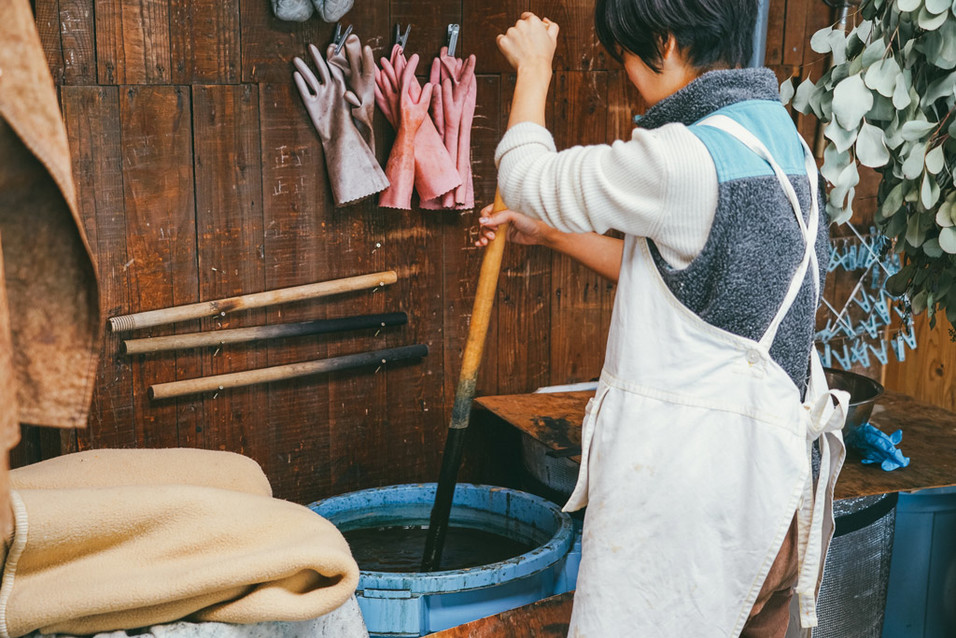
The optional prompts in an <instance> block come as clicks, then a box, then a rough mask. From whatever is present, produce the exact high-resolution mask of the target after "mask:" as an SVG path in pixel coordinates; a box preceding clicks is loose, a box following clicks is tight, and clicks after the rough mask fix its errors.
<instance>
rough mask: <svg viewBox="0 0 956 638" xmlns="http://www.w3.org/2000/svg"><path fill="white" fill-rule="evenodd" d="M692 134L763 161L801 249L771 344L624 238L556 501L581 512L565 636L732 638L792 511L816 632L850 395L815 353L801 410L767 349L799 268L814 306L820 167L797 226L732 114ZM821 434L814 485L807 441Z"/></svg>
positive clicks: (802, 584)
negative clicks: (742, 148) (697, 309)
mask: <svg viewBox="0 0 956 638" xmlns="http://www.w3.org/2000/svg"><path fill="white" fill-rule="evenodd" d="M701 124H705V125H709V126H714V127H717V128H720V129H722V130H724V131H726V132H727V133H729V134H731V135H733V136H734V137H735V138H737V139H738V140H740V141H741V142H743V143H744V144H745V145H746V146H748V147H749V148H750V149H751V150H753V151H754V152H755V153H757V154H758V155H760V156H761V157H763V158H764V159H765V160H767V161H768V162H769V163H770V165H771V167H772V168H773V169H774V172H775V174H776V175H777V177H778V179H779V181H780V184H781V186H782V187H783V188H784V191H785V192H786V193H787V196H788V198H789V200H790V202H791V204H792V205H793V208H794V214H795V215H796V219H797V221H798V223H799V225H800V228H801V230H802V232H803V237H804V239H805V241H806V251H805V252H804V255H803V259H802V261H801V262H800V264H799V265H798V266H797V269H796V273H795V274H794V276H793V280H792V282H791V285H790V288H789V290H788V292H787V294H786V297H785V298H784V300H783V302H782V304H781V305H780V308H779V311H778V312H777V314H776V316H775V317H774V319H773V321H772V322H771V324H770V326H769V328H768V329H767V332H766V334H764V335H763V337H762V338H761V339H760V340H759V341H754V340H751V339H747V338H744V337H741V336H737V335H735V334H731V333H729V332H727V331H725V330H722V329H720V328H717V327H714V326H712V325H710V324H708V323H706V322H705V321H704V320H703V319H701V318H700V317H698V316H697V315H696V314H694V313H693V312H691V311H690V310H689V309H688V308H687V307H685V306H683V305H682V304H681V303H680V302H679V301H678V300H677V299H676V298H675V297H674V295H673V294H672V293H671V291H670V290H669V289H668V288H667V285H666V284H665V283H664V281H663V279H662V278H661V276H660V273H659V272H658V270H657V267H656V266H655V264H654V261H653V259H652V258H651V255H650V252H649V249H648V245H647V240H646V239H643V238H638V237H632V236H628V237H627V238H626V239H625V246H624V259H623V263H622V267H621V276H620V281H619V287H618V290H619V292H618V294H617V299H616V300H615V307H614V316H613V319H612V325H611V331H610V334H609V337H608V348H607V356H606V360H605V365H604V370H603V372H602V374H601V381H600V384H599V386H598V391H597V394H596V395H595V397H594V399H592V401H591V402H590V403H589V405H588V411H587V416H586V417H585V422H584V427H583V432H582V448H583V449H582V457H581V472H580V476H579V478H578V483H577V485H576V487H575V489H574V492H573V493H572V495H571V498H570V500H569V501H568V503H567V505H566V506H565V509H566V510H569V511H572V510H576V509H580V508H581V507H584V506H585V505H588V510H587V513H586V516H585V523H584V537H583V550H582V561H581V567H580V571H579V574H578V581H577V584H578V588H577V592H576V594H575V598H574V610H573V614H572V618H571V629H570V633H569V636H573V637H575V638H583V637H587V638H611V637H615V638H616V637H625V636H627V637H630V636H635V637H645V636H647V637H652V638H658V637H675V638H704V637H710V636H737V635H738V634H739V633H740V632H741V630H742V628H743V626H744V623H745V622H746V620H747V618H748V616H749V613H750V611H751V609H752V607H753V605H754V601H755V599H756V597H757V594H758V592H759V590H760V588H761V585H762V584H763V582H764V580H765V579H766V576H767V573H768V571H769V569H770V565H771V563H773V561H774V558H775V557H776V555H777V552H778V550H779V548H780V546H781V544H782V543H783V539H784V536H785V535H786V533H787V530H788V528H789V526H790V523H791V521H792V520H793V517H794V513H795V512H796V513H798V523H799V525H798V532H799V537H798V545H799V561H800V575H799V581H798V586H797V592H798V594H799V596H800V611H801V622H802V624H803V625H804V626H813V625H815V624H816V613H815V604H814V599H815V595H816V587H817V583H818V579H819V577H820V572H821V567H822V564H823V557H824V555H825V553H826V548H827V545H828V544H829V540H830V538H831V536H832V533H833V514H832V495H833V486H834V483H835V482H836V477H837V474H838V473H839V470H840V468H841V467H842V464H843V458H844V455H845V449H844V447H843V440H842V436H841V434H840V428H841V427H842V426H843V421H844V419H845V415H846V406H847V401H848V398H849V397H848V395H847V394H846V393H845V392H839V391H829V390H828V389H827V386H826V379H825V378H824V376H823V369H822V366H821V365H820V362H819V358H818V356H817V355H816V353H814V354H813V356H812V357H811V359H812V365H811V368H812V371H811V377H810V381H809V385H808V388H807V393H806V398H805V400H803V401H801V399H800V392H799V390H798V389H797V387H796V386H795V385H794V383H793V381H792V380H791V379H790V377H789V376H788V375H787V373H786V372H785V371H784V370H783V369H782V368H781V367H780V366H779V365H778V364H777V363H776V362H774V361H773V360H772V359H771V358H770V354H769V349H770V345H771V344H772V343H773V339H774V337H775V335H776V332H777V328H778V326H779V325H780V322H781V321H782V320H783V317H784V315H785V314H786V313H787V311H788V310H789V308H790V306H791V305H792V303H793V301H794V299H795V298H796V296H797V294H798V292H799V289H800V285H801V284H802V282H803V280H804V277H805V276H806V275H807V273H808V271H809V274H810V277H811V278H812V280H813V282H814V284H815V286H816V288H817V290H816V294H817V296H818V297H819V290H818V287H819V283H818V270H817V265H816V253H815V251H814V247H813V245H814V240H815V238H816V235H817V228H818V223H819V211H818V207H817V201H816V200H817V198H816V196H815V195H816V193H817V168H816V164H815V162H814V160H813V157H812V155H811V154H810V151H809V149H807V147H806V144H804V150H805V155H806V171H807V176H808V178H809V179H810V185H811V189H810V193H811V199H812V201H813V205H812V210H811V213H810V217H809V222H806V223H805V222H804V219H803V214H802V211H801V210H800V206H799V203H798V201H797V197H796V194H795V193H794V191H793V188H792V186H791V185H790V182H789V181H788V179H787V178H786V175H784V174H783V171H782V170H781V169H780V167H779V166H778V165H777V163H776V162H775V161H774V160H773V158H771V157H770V155H769V152H768V151H767V150H766V148H765V147H764V146H763V144H761V143H760V141H759V140H757V139H756V138H755V137H754V136H753V135H751V134H750V133H749V132H748V131H746V130H745V129H743V127H742V126H740V125H739V124H738V123H737V122H735V121H733V120H731V119H730V118H728V117H726V116H721V115H715V116H712V117H710V118H708V119H707V120H704V121H703V122H701ZM784 267H786V266H784ZM754 294H755V295H757V294H763V291H761V290H754ZM834 400H835V401H836V405H835V406H834ZM818 438H819V439H820V440H821V444H820V448H821V458H822V466H821V470H820V475H819V479H818V481H817V487H816V489H814V488H813V480H812V477H811V469H810V446H811V444H812V442H813V441H815V440H817V439H818Z"/></svg>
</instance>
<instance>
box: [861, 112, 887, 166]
mask: <svg viewBox="0 0 956 638" xmlns="http://www.w3.org/2000/svg"><path fill="white" fill-rule="evenodd" d="M856 157H857V159H858V160H860V164H863V165H864V166H869V167H870V168H879V167H880V166H885V165H886V163H887V162H888V161H890V152H889V151H888V150H887V149H886V144H885V143H884V142H883V131H881V130H880V129H878V128H876V127H875V126H873V125H872V124H870V123H868V122H863V126H861V127H860V132H859V134H858V135H857V137H856Z"/></svg>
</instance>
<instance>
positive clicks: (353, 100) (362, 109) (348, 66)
mask: <svg viewBox="0 0 956 638" xmlns="http://www.w3.org/2000/svg"><path fill="white" fill-rule="evenodd" d="M325 58H326V60H328V63H329V66H330V67H333V66H334V67H335V68H337V69H339V70H340V71H341V72H342V76H343V77H344V78H345V82H346V83H347V84H348V87H349V91H348V92H347V93H346V94H345V101H346V102H348V103H349V104H351V105H352V119H353V120H354V122H355V127H356V128H357V129H358V130H359V132H360V133H361V134H362V139H364V140H365V143H366V144H368V147H369V149H371V151H372V153H373V154H374V153H375V135H374V133H373V132H372V118H373V116H374V115H375V58H374V57H373V55H372V47H370V46H368V45H366V46H364V47H363V46H362V41H361V40H359V37H358V36H357V35H355V34H354V33H353V34H352V35H350V36H349V37H348V38H346V39H345V45H344V46H343V47H342V48H341V49H340V50H339V52H338V53H336V52H335V45H334V44H330V45H329V48H328V49H327V50H326V52H325Z"/></svg>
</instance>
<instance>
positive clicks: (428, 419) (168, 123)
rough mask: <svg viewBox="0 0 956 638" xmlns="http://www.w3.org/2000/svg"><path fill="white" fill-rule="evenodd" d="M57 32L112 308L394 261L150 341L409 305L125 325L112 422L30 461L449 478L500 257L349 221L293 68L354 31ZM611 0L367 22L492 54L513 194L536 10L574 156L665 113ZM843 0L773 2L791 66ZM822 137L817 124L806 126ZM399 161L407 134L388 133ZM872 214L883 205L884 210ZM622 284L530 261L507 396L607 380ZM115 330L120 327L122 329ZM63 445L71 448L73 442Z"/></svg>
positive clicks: (507, 354) (482, 198)
mask: <svg viewBox="0 0 956 638" xmlns="http://www.w3.org/2000/svg"><path fill="white" fill-rule="evenodd" d="M35 6H36V15H37V26H38V29H39V30H40V34H41V38H42V41H43V43H44V47H45V50H46V53H47V56H48V60H49V64H50V67H51V70H52V72H53V76H54V78H55V80H56V82H57V84H58V86H59V88H60V97H61V101H62V106H63V113H64V117H65V119H66V124H67V129H68V132H69V136H70V141H71V144H72V151H73V155H74V171H75V175H76V179H77V185H78V190H79V197H80V207H81V212H82V215H83V218H84V221H85V223H86V226H87V230H88V231H89V234H90V239H91V242H92V245H93V247H94V250H95V251H96V254H97V257H98V261H99V272H100V276H101V278H102V286H103V291H104V298H105V300H106V305H107V312H108V314H109V315H116V314H123V313H128V312H135V311H140V310H148V309H153V308H159V307H164V306H169V305H173V304H181V303H189V302H195V301H200V300H207V299H213V298H217V297H220V296H226V295H233V294H239V293H247V292H255V291H259V290H264V289H273V288H279V287H284V286H291V285H296V284H303V283H307V282H311V281H318V280H325V279H332V278H337V277H342V276H347V275H352V274H360V273H365V272H372V271H378V270H382V269H394V270H396V271H397V272H398V274H399V277H400V279H399V283H398V284H396V285H394V286H391V287H388V288H385V289H380V290H375V291H372V292H362V293H357V294H351V295H348V296H345V297H341V298H336V299H333V300H328V301H321V302H308V303H299V304H293V305H289V306H283V307H274V308H269V309H264V310H259V311H255V312H247V313H242V314H237V315H235V316H230V317H228V318H226V319H224V320H222V321H216V320H204V321H194V322H190V323H187V324H182V325H176V326H168V327H163V328H156V329H153V330H149V331H146V332H144V333H140V336H146V335H161V334H171V333H176V332H190V331H195V330H199V329H202V330H215V329H219V328H226V327H236V326H251V325H259V324H268V323H277V322H284V321H293V320H305V319H315V318H325V317H338V316H346V315H352V314H361V313H371V312H384V311H394V310H404V311H406V312H407V313H408V315H409V323H408V325H407V326H404V327H398V328H390V329H386V330H381V331H377V332H375V331H370V332H368V333H364V334H355V333H347V334H340V335H331V336H324V337H313V338H306V339H296V340H286V341H282V342H270V343H259V344H251V345H242V346H231V347H228V348H221V349H209V350H205V351H198V352H176V353H170V354H168V355H154V356H137V357H132V358H129V357H126V356H123V355H122V354H120V351H119V339H118V338H117V336H115V335H111V334H106V340H105V345H104V348H103V357H102V364H101V366H100V371H99V378H98V383H97V386H96V393H95V397H94V404H93V410H92V413H91V416H90V421H89V427H88V428H87V429H86V430H83V431H76V432H65V433H64V434H63V435H62V436H61V437H60V440H59V441H57V440H56V438H55V437H54V438H51V434H50V432H49V431H46V432H39V431H34V430H30V431H26V432H25V433H24V441H23V444H22V445H21V447H20V449H19V450H18V451H17V452H16V453H15V454H14V457H13V458H14V462H19V463H23V462H29V461H32V460H37V459H39V458H44V457H47V456H51V455H55V454H57V453H59V452H61V451H63V452H65V451H71V450H78V449H88V448H97V447H107V446H110V447H158V446H177V445H179V446H196V447H204V448H210V449H225V450H232V451H235V452H241V453H243V454H246V455H248V456H250V457H252V458H254V459H255V460H257V461H258V462H259V463H260V464H261V465H262V466H263V467H264V468H265V470H266V472H267V474H268V476H269V478H270V480H271V481H272V483H273V486H274V489H275V493H276V495H277V496H280V497H283V498H287V499H291V500H294V501H298V502H309V501H312V500H315V499H318V498H321V497H324V496H327V495H330V494H335V493H341V492H345V491H348V490H352V489H359V488H364V487H371V486H377V485H384V484H390V483H398V482H405V481H430V480H434V479H435V478H436V476H437V470H438V466H439V462H440V451H441V449H442V445H443V441H444V431H445V427H446V424H447V420H448V417H449V412H450V407H451V403H452V396H453V392H454V385H455V382H456V380H457V376H458V367H459V361H460V357H461V349H462V345H463V343H464V337H465V335H466V333H467V326H468V318H469V317H468V315H469V313H470V311H471V303H472V298H473V295H474V289H475V284H476V281H477V272H478V266H479V263H480V258H481V254H480V251H478V250H477V249H475V248H473V247H472V244H471V242H472V240H473V239H474V236H475V230H476V228H475V223H476V215H475V214H474V213H471V212H467V213H457V212H423V211H419V210H413V211H411V212H407V213H402V212H394V211H386V210H382V209H379V208H378V207H376V206H375V205H374V203H372V202H366V203H363V204H360V205H357V206H352V207H348V208H343V209H335V208H334V207H333V206H332V203H331V200H330V194H329V190H328V188H327V184H326V176H325V169H324V160H323V155H322V148H321V145H320V144H319V142H318V139H317V137H316V135H315V133H314V131H313V130H312V128H311V124H310V123H309V122H308V119H307V117H306V113H305V111H304V109H303V108H302V105H301V103H300V100H299V97H298V95H297V94H296V92H295V89H294V87H293V84H292V82H291V69H292V67H291V59H292V57H293V56H295V55H304V54H305V52H306V46H307V45H308V44H309V43H316V44H317V45H319V46H320V47H324V45H325V44H326V43H328V42H329V41H330V39H331V36H332V31H333V25H329V24H325V23H323V22H321V21H320V20H319V19H318V18H317V17H313V18H312V19H311V20H309V21H308V22H305V23H301V24H296V23H286V22H281V21H278V20H276V19H275V18H274V17H273V16H272V14H271V11H270V7H269V2H268V0H219V1H217V2H194V1H192V0H35ZM591 7H592V3H591V2H590V1H589V0H560V1H559V0H502V1H500V2H491V3H482V2H467V1H464V0H432V1H429V2H424V1H422V0H361V1H360V2H356V5H355V7H354V8H353V9H352V11H351V12H350V13H349V14H348V15H347V16H346V19H345V23H347V24H352V25H353V27H354V31H355V33H357V34H359V35H360V36H361V37H362V38H363V40H365V41H367V42H368V43H369V44H371V45H372V47H373V48H374V49H375V51H376V54H377V55H383V54H386V53H387V51H388V50H389V49H390V47H391V40H392V36H391V33H392V29H393V25H394V24H395V23H401V24H403V25H405V24H411V25H412V31H411V38H410V40H409V45H408V50H409V51H410V52H418V53H420V54H422V55H423V57H428V58H430V57H431V56H432V55H434V54H435V53H437V51H438V49H439V47H440V46H441V45H442V44H443V41H444V38H445V30H446V25H447V24H448V23H452V22H454V23H460V24H461V25H462V34H461V38H460V47H461V48H460V50H461V51H463V52H464V53H466V54H468V53H475V54H476V55H477V56H478V107H477V114H476V118H475V125H474V135H473V148H472V154H473V166H474V171H475V188H476V199H477V201H478V202H479V203H480V204H484V203H487V202H490V201H491V199H492V196H493V193H494V185H495V169H494V162H493V153H494V147H495V144H496V142H497V140H498V139H499V138H500V136H501V134H502V132H503V127H504V124H505V122H506V120H507V113H508V108H509V105H510V100H511V95H512V90H513V86H514V75H513V74H512V73H510V70H509V69H508V67H507V65H506V64H505V62H504V60H503V58H502V57H501V56H500V54H498V52H497V50H496V47H495V44H494V36H495V35H496V34H497V33H499V32H502V31H503V30H505V29H506V28H507V27H508V26H510V25H511V24H512V23H513V22H514V20H515V19H516V18H517V17H518V16H519V15H520V13H521V12H522V11H524V10H532V11H535V12H536V13H538V14H540V15H546V16H548V17H550V18H551V19H553V20H555V21H556V22H558V23H559V24H560V25H561V44H560V47H559V50H558V53H557V58H556V73H555V78H554V88H553V90H552V96H553V100H552V104H551V107H550V109H549V118H550V123H551V126H552V129H553V131H554V132H555V136H556V139H557V142H558V144H559V146H569V145H572V144H576V143H594V142H605V141H610V140H613V139H617V138H622V137H625V136H627V135H629V132H630V121H631V116H632V115H633V114H634V113H635V112H639V111H640V110H641V109H642V108H643V105H642V104H641V102H640V100H639V98H638V96H637V95H636V93H635V91H634V90H633V88H631V87H630V86H629V84H628V82H627V80H626V76H625V74H624V73H623V72H622V70H621V68H620V67H619V66H618V65H617V64H616V63H614V61H613V60H611V59H610V58H609V57H608V56H607V55H606V54H605V53H604V52H603V50H602V49H601V47H600V45H599V44H598V43H597V40H596V37H595V35H594V30H593V26H592V18H591V11H592V8H591ZM831 20H832V14H831V10H830V8H829V7H828V6H826V5H825V4H824V3H823V2H822V1H821V0H772V4H771V10H770V28H769V33H768V38H767V64H768V65H769V66H770V67H771V68H773V69H774V70H775V71H776V73H777V74H778V76H779V77H780V78H781V79H782V78H784V77H787V76H790V75H794V76H798V77H799V76H802V75H803V74H805V73H807V72H809V71H810V70H811V69H812V70H814V71H815V72H819V71H820V70H821V69H822V68H823V66H822V65H824V64H825V60H823V59H822V58H821V57H820V56H819V55H817V54H815V53H813V52H812V51H811V50H810V49H809V46H808V45H807V42H808V40H809V37H810V34H812V32H813V31H814V30H815V29H817V28H819V27H821V26H825V25H826V24H829V23H830V22H831ZM798 122H799V124H800V126H801V129H802V130H803V131H804V132H805V134H808V137H809V138H811V139H812V137H813V132H814V126H815V125H814V123H813V122H812V121H811V120H809V119H807V118H802V117H801V118H798ZM376 135H377V138H378V149H379V155H380V159H382V160H384V159H385V151H386V150H387V149H388V147H389V144H390V141H391V131H390V130H388V126H387V124H386V123H385V122H384V120H380V121H378V122H377V125H376ZM860 208H861V209H862V208H863V207H860ZM613 296H614V290H613V287H612V286H610V285H608V284H607V282H604V281H602V280H600V279H599V278H597V277H596V276H594V275H592V274H590V273H588V272H587V271H585V270H583V269H582V268H581V267H580V266H577V265H575V264H573V263H571V262H570V261H568V260H567V259H565V258H563V257H561V256H558V255H552V254H549V253H548V252H547V251H545V250H543V249H540V248H526V247H519V246H511V247H509V248H508V252H507V255H506V259H505V264H504V268H503V272H502V277H501V282H500V285H499V292H498V299H497V303H496V306H495V316H494V318H493V322H492V327H491V332H490V335H489V347H488V355H487V357H486V361H485V362H484V366H483V368H482V371H481V375H480V385H479V392H480V393H483V394H491V393H504V392H509V393H510V392H523V391H530V390H533V389H534V388H536V387H538V386H541V385H547V384H560V383H568V382H576V381H584V380H589V379H593V378H595V377H596V376H597V375H598V374H599V371H600V365H601V361H602V358H603V349H604V341H605V337H606V331H607V325H608V322H609V318H610V311H611V305H612V302H613ZM104 332H105V329H104ZM410 343H426V344H428V346H429V348H430V354H429V355H428V357H427V358H426V359H424V360H423V361H421V362H418V363H411V364H404V365H398V366H395V367H392V368H389V369H387V370H384V369H379V370H363V371H359V372H352V373H343V374H335V375H329V376H324V377H317V378H311V379H304V380H299V381H293V382H286V383H275V384H271V385H268V386H260V387H250V388H246V389H237V390H230V391H223V392H220V393H218V394H213V395H206V396H203V397H198V398H190V399H181V400H176V401H169V402H164V403H157V402H153V401H150V400H149V399H148V398H147V396H146V388H147V387H148V386H149V385H150V384H152V383H156V382H159V381H169V380H174V379H187V378H191V377H196V376H200V375H208V374H214V373H218V372H225V371H232V370H241V369H246V368H254V367H261V366H265V365H276V364H280V363H289V362H294V361H302V360H308V359H314V358H322V357H326V356H332V355H338V354H343V353H349V352H359V351H364V350H370V349H375V348H381V347H386V346H395V345H403V344H410ZM57 443H59V444H58V445H57Z"/></svg>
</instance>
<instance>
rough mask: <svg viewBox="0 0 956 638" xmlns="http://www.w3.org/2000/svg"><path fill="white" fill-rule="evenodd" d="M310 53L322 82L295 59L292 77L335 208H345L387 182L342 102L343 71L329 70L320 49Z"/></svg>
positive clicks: (377, 189)
mask: <svg viewBox="0 0 956 638" xmlns="http://www.w3.org/2000/svg"><path fill="white" fill-rule="evenodd" d="M309 53H310V54H311V55H312V61H313V62H314V63H315V67H316V69H317V70H318V73H319V79H321V82H320V81H319V79H316V76H315V75H314V74H313V73H312V70H311V69H310V68H309V66H308V65H307V64H306V63H305V62H304V61H302V60H301V59H300V58H298V57H297V58H295V59H294V60H293V64H295V68H296V71H295V72H294V73H293V74H292V77H293V79H294V80H295V84H296V87H298V89H299V94H300V95H301V96H302V102H303V103H304V104H305V110H306V111H308V113H309V118H310V119H311V120H312V124H313V125H314V126H315V130H316V131H317V132H318V134H319V138H320V139H321V140H322V150H323V151H324V154H325V167H326V170H327V171H328V174H329V182H330V184H331V186H332V197H333V199H334V200H335V205H336V206H344V205H346V204H350V203H352V202H355V201H358V200H360V199H364V198H365V197H369V196H370V195H374V194H375V193H378V192H381V191H382V190H384V189H385V188H387V187H388V179H386V177H385V173H383V172H382V168H381V167H380V166H379V165H378V161H377V160H376V159H375V155H373V154H372V151H371V150H370V149H369V147H368V145H367V144H366V143H365V140H363V139H362V135H361V134H360V133H359V131H358V129H356V128H355V124H353V123H352V117H351V114H350V113H349V105H348V104H347V103H346V102H345V92H346V88H345V78H344V77H343V76H342V72H341V71H340V70H339V69H338V68H336V67H329V66H328V65H327V64H326V62H325V59H324V58H323V57H322V54H321V53H319V50H318V49H317V48H316V47H315V46H313V45H311V44H310V45H309Z"/></svg>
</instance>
